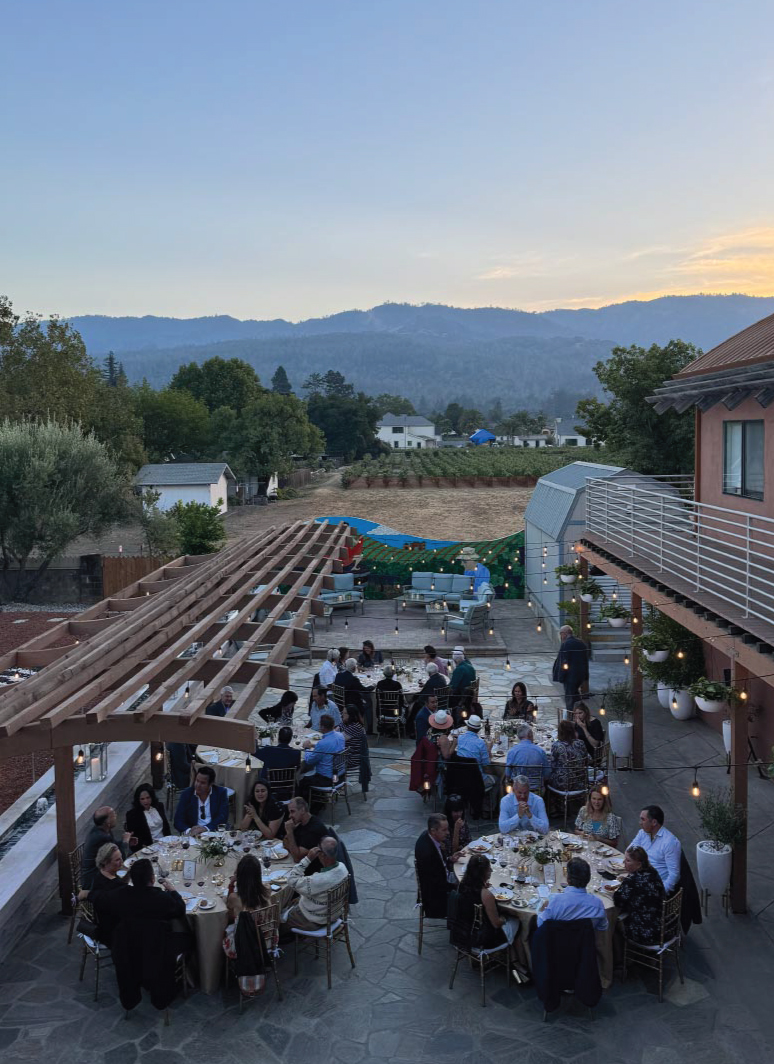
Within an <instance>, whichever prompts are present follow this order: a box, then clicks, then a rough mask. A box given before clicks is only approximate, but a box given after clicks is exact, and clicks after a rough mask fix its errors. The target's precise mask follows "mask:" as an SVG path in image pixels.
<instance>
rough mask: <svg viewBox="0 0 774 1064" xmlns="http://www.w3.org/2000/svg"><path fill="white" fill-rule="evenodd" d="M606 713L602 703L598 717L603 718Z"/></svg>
mask: <svg viewBox="0 0 774 1064" xmlns="http://www.w3.org/2000/svg"><path fill="white" fill-rule="evenodd" d="M606 713H607V710H606V709H605V703H604V702H603V703H602V705H601V706H600V707H599V715H600V717H604V716H605V715H606Z"/></svg>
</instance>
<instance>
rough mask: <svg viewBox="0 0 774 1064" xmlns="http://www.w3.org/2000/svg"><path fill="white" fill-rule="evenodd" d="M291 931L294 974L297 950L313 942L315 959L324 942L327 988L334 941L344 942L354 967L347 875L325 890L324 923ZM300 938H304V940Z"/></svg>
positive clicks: (329, 983) (296, 971) (295, 928)
mask: <svg viewBox="0 0 774 1064" xmlns="http://www.w3.org/2000/svg"><path fill="white" fill-rule="evenodd" d="M291 931H292V932H293V934H294V935H295V936H296V939H295V951H294V952H295V974H296V975H298V954H299V950H301V949H305V948H307V947H308V946H311V945H312V944H314V955H315V960H316V959H317V958H318V957H319V955H320V943H322V942H324V943H325V963H326V968H327V973H328V989H329V990H330V988H331V950H332V948H333V943H334V942H344V943H345V945H346V947H347V953H348V954H349V959H350V962H351V964H352V967H353V968H354V967H355V958H354V957H353V955H352V946H351V945H350V941H349V876H347V878H346V879H345V880H343V881H342V882H341V883H339V884H338V885H337V886H335V887H332V888H331V889H330V890H329V891H328V892H327V898H326V913H325V924H324V925H323V926H322V927H320V928H319V929H318V930H315V931H309V930H306V929H304V928H301V927H293V928H291ZM302 940H306V942H303V941H302ZM299 943H301V945H299Z"/></svg>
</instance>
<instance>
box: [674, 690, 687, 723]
mask: <svg viewBox="0 0 774 1064" xmlns="http://www.w3.org/2000/svg"><path fill="white" fill-rule="evenodd" d="M675 702H677V708H675V705H674V703H675ZM669 711H670V713H671V714H672V716H673V717H674V718H675V720H690V719H691V717H692V716H693V695H692V694H691V692H690V691H687V690H686V691H670V692H669Z"/></svg>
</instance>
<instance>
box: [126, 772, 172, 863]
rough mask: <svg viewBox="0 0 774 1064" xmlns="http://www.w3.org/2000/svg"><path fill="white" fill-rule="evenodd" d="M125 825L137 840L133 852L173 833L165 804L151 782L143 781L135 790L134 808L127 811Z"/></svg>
mask: <svg viewBox="0 0 774 1064" xmlns="http://www.w3.org/2000/svg"><path fill="white" fill-rule="evenodd" d="M125 827H126V830H127V831H129V832H131V834H132V836H133V838H134V839H135V840H136V841H135V842H134V843H133V844H132V847H131V848H132V853H136V852H137V850H140V849H142V847H143V846H150V845H151V843H153V842H156V840H157V839H160V838H161V837H162V835H171V831H170V830H169V821H168V820H167V814H166V813H165V812H164V806H163V805H162V804H161V802H160V801H159V800H158V798H157V797H156V792H155V791H154V789H153V788H152V787H151V786H150V784H148V783H141V784H140V786H139V787H138V788H137V790H136V791H135V792H134V798H133V799H132V808H131V809H128V810H127V813H126V821H125Z"/></svg>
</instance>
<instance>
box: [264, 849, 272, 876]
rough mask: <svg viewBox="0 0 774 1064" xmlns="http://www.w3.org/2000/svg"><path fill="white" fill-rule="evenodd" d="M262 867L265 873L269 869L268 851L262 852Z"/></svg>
mask: <svg viewBox="0 0 774 1064" xmlns="http://www.w3.org/2000/svg"><path fill="white" fill-rule="evenodd" d="M263 867H264V868H265V869H266V871H267V872H268V871H269V869H270V868H271V857H270V856H269V851H268V850H264V852H263Z"/></svg>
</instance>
